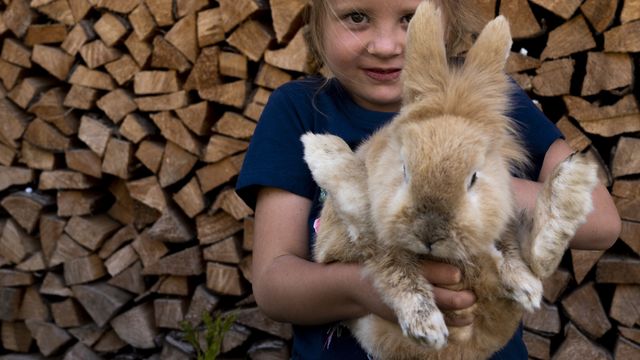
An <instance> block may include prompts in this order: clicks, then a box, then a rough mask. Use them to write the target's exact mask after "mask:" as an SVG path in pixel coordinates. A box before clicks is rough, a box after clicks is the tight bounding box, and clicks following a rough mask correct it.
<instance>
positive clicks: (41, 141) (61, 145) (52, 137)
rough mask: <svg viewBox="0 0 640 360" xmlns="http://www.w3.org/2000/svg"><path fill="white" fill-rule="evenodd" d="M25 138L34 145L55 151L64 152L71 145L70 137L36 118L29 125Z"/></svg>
mask: <svg viewBox="0 0 640 360" xmlns="http://www.w3.org/2000/svg"><path fill="white" fill-rule="evenodd" d="M23 138H24V139H25V140H27V141H28V142H30V143H31V144H33V145H36V146H38V147H40V148H42V149H45V150H50V151H53V152H63V151H65V150H66V149H68V148H69V146H70V145H71V139H69V137H67V136H65V135H64V134H62V133H61V132H60V131H59V130H58V129H56V128H55V127H54V126H52V125H50V124H49V123H47V122H45V121H44V120H41V119H35V120H33V121H32V122H31V123H30V124H29V125H28V126H27V128H26V130H25V132H24V135H23Z"/></svg>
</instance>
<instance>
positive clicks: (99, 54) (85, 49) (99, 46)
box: [80, 39, 122, 69]
mask: <svg viewBox="0 0 640 360" xmlns="http://www.w3.org/2000/svg"><path fill="white" fill-rule="evenodd" d="M80 56H82V59H83V60H84V62H85V64H87V66H88V67H89V68H90V69H95V68H97V67H99V66H102V65H104V64H106V63H109V62H112V61H115V60H117V59H118V58H120V57H121V56H122V53H121V52H120V51H119V50H117V49H116V48H113V47H109V46H107V45H106V44H105V43H104V42H103V41H102V40H100V39H98V40H94V41H92V42H89V43H86V44H84V45H82V47H81V48H80Z"/></svg>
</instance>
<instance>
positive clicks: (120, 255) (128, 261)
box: [104, 245, 138, 276]
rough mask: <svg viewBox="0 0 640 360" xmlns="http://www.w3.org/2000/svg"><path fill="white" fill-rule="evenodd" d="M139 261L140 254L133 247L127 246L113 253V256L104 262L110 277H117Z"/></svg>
mask: <svg viewBox="0 0 640 360" xmlns="http://www.w3.org/2000/svg"><path fill="white" fill-rule="evenodd" d="M137 260H138V254H137V253H136V251H135V250H134V249H133V246H131V245H126V246H124V247H123V248H121V249H120V250H118V251H116V252H115V253H113V255H111V256H110V257H109V258H108V259H107V260H106V261H105V262H104V266H105V267H106V268H107V272H108V273H109V275H111V276H116V275H118V274H120V273H121V272H122V271H124V270H125V269H126V268H128V267H129V266H130V265H133V263H135V262H136V261H137Z"/></svg>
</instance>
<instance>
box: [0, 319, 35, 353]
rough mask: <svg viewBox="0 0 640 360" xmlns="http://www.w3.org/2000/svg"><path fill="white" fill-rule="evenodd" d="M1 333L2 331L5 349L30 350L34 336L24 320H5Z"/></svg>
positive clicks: (23, 351) (20, 351) (22, 351)
mask: <svg viewBox="0 0 640 360" xmlns="http://www.w3.org/2000/svg"><path fill="white" fill-rule="evenodd" d="M0 333H2V347H4V348H5V349H7V350H9V351H14V352H19V353H26V352H29V349H30V348H31V344H32V343H33V338H32V337H31V332H30V331H29V329H28V328H27V326H26V325H25V323H24V322H22V321H3V322H2V328H1V329H0Z"/></svg>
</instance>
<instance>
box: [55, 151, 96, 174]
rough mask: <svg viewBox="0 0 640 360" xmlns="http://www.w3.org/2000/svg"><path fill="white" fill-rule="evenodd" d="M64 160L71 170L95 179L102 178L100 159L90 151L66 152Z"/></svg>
mask: <svg viewBox="0 0 640 360" xmlns="http://www.w3.org/2000/svg"><path fill="white" fill-rule="evenodd" d="M64 159H65V162H66V164H67V166H68V167H69V169H71V170H75V171H79V172H81V173H83V174H86V175H89V176H93V177H95V178H100V177H102V167H101V166H100V163H101V160H100V157H99V156H98V155H97V154H96V153H95V152H93V151H91V150H89V149H67V150H66V151H65V152H64Z"/></svg>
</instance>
